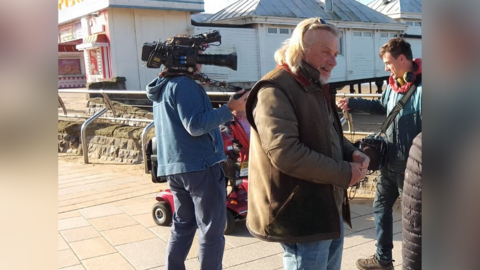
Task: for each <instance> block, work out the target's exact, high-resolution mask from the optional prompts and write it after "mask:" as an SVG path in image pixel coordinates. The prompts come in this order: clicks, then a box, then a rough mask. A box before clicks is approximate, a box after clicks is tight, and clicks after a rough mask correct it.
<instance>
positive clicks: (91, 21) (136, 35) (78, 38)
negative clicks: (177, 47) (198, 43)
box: [58, 0, 204, 90]
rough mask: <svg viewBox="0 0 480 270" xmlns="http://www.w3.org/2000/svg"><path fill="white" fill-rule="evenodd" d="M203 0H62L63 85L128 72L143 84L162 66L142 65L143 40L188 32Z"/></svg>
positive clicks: (130, 82)
mask: <svg viewBox="0 0 480 270" xmlns="http://www.w3.org/2000/svg"><path fill="white" fill-rule="evenodd" d="M203 8H204V4H203V1H202V0H171V1H147V0H59V4H58V9H59V10H58V29H59V38H58V39H59V40H58V44H59V53H58V58H59V60H58V61H59V75H58V77H59V88H64V87H82V86H85V84H86V82H95V81H102V80H105V79H109V78H111V77H117V76H121V77H126V79H127V81H126V88H127V89H132V90H133V89H145V85H146V84H147V82H148V81H151V80H152V79H153V78H154V77H155V76H156V75H157V74H158V70H152V69H147V68H145V67H143V66H142V61H141V59H140V57H141V48H142V44H143V43H144V42H147V41H148V42H151V41H156V40H158V39H159V38H160V39H162V40H166V39H167V38H169V37H171V36H174V35H176V34H178V33H186V32H187V29H188V28H189V27H190V26H191V24H190V15H191V13H192V12H202V11H203Z"/></svg>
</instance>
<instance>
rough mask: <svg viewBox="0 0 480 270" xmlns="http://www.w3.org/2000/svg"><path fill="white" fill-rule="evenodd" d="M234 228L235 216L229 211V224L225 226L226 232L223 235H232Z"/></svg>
mask: <svg viewBox="0 0 480 270" xmlns="http://www.w3.org/2000/svg"><path fill="white" fill-rule="evenodd" d="M233 228H235V217H234V216H233V214H232V212H230V211H229V210H227V222H226V224H225V230H224V231H223V234H224V235H228V234H230V233H231V232H232V231H233Z"/></svg>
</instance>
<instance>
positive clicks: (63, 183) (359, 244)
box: [58, 154, 402, 270]
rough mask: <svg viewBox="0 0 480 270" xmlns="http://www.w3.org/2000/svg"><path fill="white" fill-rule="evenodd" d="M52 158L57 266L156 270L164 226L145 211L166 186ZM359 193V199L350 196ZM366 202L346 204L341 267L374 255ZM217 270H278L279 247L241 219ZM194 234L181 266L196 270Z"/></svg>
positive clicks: (108, 167)
mask: <svg viewBox="0 0 480 270" xmlns="http://www.w3.org/2000/svg"><path fill="white" fill-rule="evenodd" d="M90 162H91V164H83V159H82V157H79V156H69V155H66V154H58V168H59V170H58V269H62V270H85V269H88V270H105V269H115V270H124V269H125V270H127V269H148V270H159V269H163V266H164V264H165V258H164V254H165V249H166V246H167V241H168V237H169V230H170V228H169V227H162V226H157V225H156V224H155V223H154V221H153V218H152V214H151V209H152V207H153V205H154V203H155V202H156V201H155V194H156V192H157V191H158V190H159V189H166V188H167V184H166V183H162V184H154V183H152V182H151V180H150V176H149V175H148V174H145V173H144V171H143V166H142V165H127V164H108V163H105V162H104V161H95V160H90ZM357 196H358V195H357ZM371 202H372V199H371V198H355V199H354V200H353V201H352V207H351V209H352V217H353V229H349V228H348V226H347V227H346V230H345V244H344V252H343V261H342V269H345V270H349V269H356V267H355V261H356V260H357V259H358V258H360V257H368V256H370V255H372V254H373V253H374V251H375V229H374V224H373V214H372V207H371V205H372V204H371ZM401 229H402V228H401V212H400V208H399V205H398V203H397V205H396V207H395V208H394V225H393V230H394V246H395V248H394V250H393V257H394V259H395V260H396V262H395V267H396V269H401V262H402V260H401ZM225 238H226V245H225V253H224V257H223V268H224V269H229V270H233V269H242V270H243V269H252V270H255V269H261V270H269V269H272V270H273V269H283V264H282V254H283V251H282V248H281V247H280V245H279V244H278V243H269V242H264V241H260V240H258V239H256V238H254V237H252V236H251V235H250V234H249V233H248V231H247V229H246V227H245V222H237V224H236V227H235V229H234V231H233V233H232V234H231V235H227V236H225ZM197 247H198V242H197V237H195V240H194V243H193V246H192V248H191V250H190V253H189V254H188V258H187V260H186V262H185V265H186V268H187V269H189V270H190V269H192V270H193V269H200V266H199V263H198V255H197Z"/></svg>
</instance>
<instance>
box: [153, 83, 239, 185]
mask: <svg viewBox="0 0 480 270" xmlns="http://www.w3.org/2000/svg"><path fill="white" fill-rule="evenodd" d="M146 90H147V97H148V98H149V99H150V100H151V101H153V120H154V125H155V134H156V138H157V160H158V172H157V175H158V176H167V175H173V174H178V173H186V172H192V171H200V170H204V169H206V168H208V167H210V166H212V165H214V164H215V163H218V162H220V161H222V160H225V158H226V157H225V153H224V151H223V141H222V136H221V134H220V129H219V125H220V124H223V123H225V122H228V121H230V120H232V119H233V115H232V113H231V112H230V110H229V109H228V107H227V106H226V105H223V106H221V107H220V108H218V109H213V107H212V104H211V103H210V99H209V98H208V96H207V94H206V93H205V90H204V89H203V88H202V87H201V86H200V85H198V84H197V83H196V82H195V81H193V80H192V79H190V78H188V77H186V76H177V77H171V78H164V77H157V78H155V79H154V80H153V81H152V82H150V83H149V84H148V85H147V86H146Z"/></svg>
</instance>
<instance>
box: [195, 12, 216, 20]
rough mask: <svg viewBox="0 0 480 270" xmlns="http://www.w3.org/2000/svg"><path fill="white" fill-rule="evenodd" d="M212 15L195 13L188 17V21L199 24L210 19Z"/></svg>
mask: <svg viewBox="0 0 480 270" xmlns="http://www.w3.org/2000/svg"><path fill="white" fill-rule="evenodd" d="M212 15H213V13H203V12H202V13H196V14H192V15H190V19H191V20H193V21H195V22H201V21H205V20H206V19H208V18H210V17H211V16H212Z"/></svg>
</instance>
